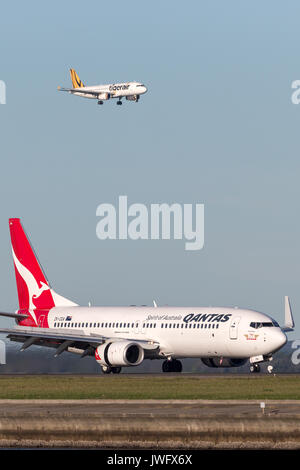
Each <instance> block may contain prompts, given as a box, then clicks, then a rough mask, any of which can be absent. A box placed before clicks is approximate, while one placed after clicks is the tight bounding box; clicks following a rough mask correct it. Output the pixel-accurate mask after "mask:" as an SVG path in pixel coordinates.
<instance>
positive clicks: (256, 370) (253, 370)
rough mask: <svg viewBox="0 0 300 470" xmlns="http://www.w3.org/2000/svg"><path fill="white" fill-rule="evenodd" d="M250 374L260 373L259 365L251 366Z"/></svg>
mask: <svg viewBox="0 0 300 470" xmlns="http://www.w3.org/2000/svg"><path fill="white" fill-rule="evenodd" d="M250 372H251V373H254V374H255V373H258V372H260V365H259V364H251V366H250Z"/></svg>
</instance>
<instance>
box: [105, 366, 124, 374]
mask: <svg viewBox="0 0 300 470" xmlns="http://www.w3.org/2000/svg"><path fill="white" fill-rule="evenodd" d="M121 370H122V367H109V366H102V372H103V374H110V373H113V374H120V372H121Z"/></svg>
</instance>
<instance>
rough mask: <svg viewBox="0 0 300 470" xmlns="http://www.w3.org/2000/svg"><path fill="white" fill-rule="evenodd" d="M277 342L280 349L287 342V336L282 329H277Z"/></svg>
mask: <svg viewBox="0 0 300 470" xmlns="http://www.w3.org/2000/svg"><path fill="white" fill-rule="evenodd" d="M275 342H276V346H277V348H278V349H280V348H282V346H284V345H285V344H286V342H287V336H286V334H285V333H284V332H283V331H282V330H278V331H276V336H275Z"/></svg>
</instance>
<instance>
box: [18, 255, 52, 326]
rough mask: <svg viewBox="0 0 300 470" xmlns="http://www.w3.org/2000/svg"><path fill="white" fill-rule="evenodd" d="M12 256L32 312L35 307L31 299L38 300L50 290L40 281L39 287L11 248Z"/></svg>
mask: <svg viewBox="0 0 300 470" xmlns="http://www.w3.org/2000/svg"><path fill="white" fill-rule="evenodd" d="M12 254H13V258H14V263H15V266H16V268H17V270H18V273H19V274H20V276H21V277H22V279H23V280H24V281H25V283H26V286H27V289H28V294H29V310H34V309H35V308H36V307H35V305H34V303H33V299H38V298H39V297H40V295H41V294H42V292H44V291H45V290H50V287H49V286H48V285H47V284H45V283H44V282H42V281H41V284H42V286H41V287H39V285H38V283H37V281H36V279H35V277H34V276H33V274H32V273H31V272H30V271H29V269H27V268H26V267H25V266H23V264H21V263H20V261H19V260H18V258H17V257H16V255H15V252H14V250H13V248H12ZM32 315H33V316H34V319H35V321H36V317H35V314H34V313H32Z"/></svg>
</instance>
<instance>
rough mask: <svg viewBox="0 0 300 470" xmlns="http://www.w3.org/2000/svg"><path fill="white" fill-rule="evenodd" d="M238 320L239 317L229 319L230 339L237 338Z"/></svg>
mask: <svg viewBox="0 0 300 470" xmlns="http://www.w3.org/2000/svg"><path fill="white" fill-rule="evenodd" d="M240 320H241V317H234V318H233V319H232V320H231V323H230V327H229V338H230V339H238V327H239V323H240Z"/></svg>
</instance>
